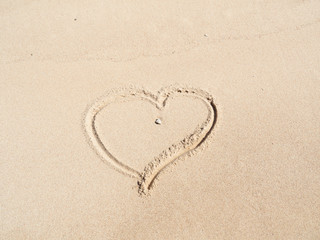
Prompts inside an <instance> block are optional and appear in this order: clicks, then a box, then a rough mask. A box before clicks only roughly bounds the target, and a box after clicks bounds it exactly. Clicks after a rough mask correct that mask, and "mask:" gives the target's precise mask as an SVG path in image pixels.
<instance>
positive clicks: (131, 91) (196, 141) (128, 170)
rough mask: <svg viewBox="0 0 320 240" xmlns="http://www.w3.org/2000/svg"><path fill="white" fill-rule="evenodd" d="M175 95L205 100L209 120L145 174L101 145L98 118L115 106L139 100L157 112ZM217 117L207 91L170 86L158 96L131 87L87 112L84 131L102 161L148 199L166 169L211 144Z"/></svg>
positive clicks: (158, 158) (150, 165)
mask: <svg viewBox="0 0 320 240" xmlns="http://www.w3.org/2000/svg"><path fill="white" fill-rule="evenodd" d="M173 95H180V96H187V97H193V98H197V99H200V100H202V101H203V103H205V105H206V107H207V110H208V115H207V118H206V120H205V121H204V122H202V124H200V125H198V126H197V127H196V129H195V130H194V131H193V132H192V133H191V134H189V135H188V136H186V137H185V138H184V139H182V140H180V141H179V142H178V143H173V144H172V145H171V146H170V147H169V148H167V149H165V150H163V151H162V152H161V153H160V154H159V155H158V156H156V157H154V159H153V160H152V161H150V162H149V163H148V164H147V165H146V166H145V168H144V170H143V171H142V172H139V171H138V170H135V169H134V168H132V167H130V166H128V165H126V164H124V163H123V162H121V161H119V160H118V159H117V158H116V157H115V156H113V155H112V153H111V152H110V151H109V150H108V149H107V147H106V146H105V145H104V144H103V142H102V141H101V139H100V137H99V134H98V132H97V130H96V127H95V120H96V116H97V114H98V113H99V112H100V111H101V110H102V109H104V108H105V107H107V106H108V105H110V104H112V103H114V102H127V101H131V100H133V99H137V98H138V99H140V100H145V101H149V102H150V103H151V104H152V105H154V106H155V107H156V108H157V109H159V110H163V109H164V108H165V106H166V102H167V100H168V99H169V98H170V97H171V96H173ZM217 116H218V115H217V108H216V105H215V103H214V101H213V97H212V96H211V95H210V94H209V93H208V92H206V91H203V90H200V89H195V88H186V87H177V86H168V87H164V88H161V89H160V90H159V91H158V92H157V94H155V95H154V94H152V93H151V92H149V91H147V90H145V89H143V88H136V87H130V88H122V89H118V90H112V91H110V92H109V93H108V94H106V95H104V96H103V97H101V98H100V99H98V100H96V101H95V102H94V103H93V104H92V105H91V106H90V107H89V108H88V110H87V112H86V115H85V118H84V128H85V132H86V134H87V136H88V138H89V142H90V145H91V146H92V148H93V149H94V150H95V151H96V153H97V154H98V155H99V156H100V157H101V159H102V160H103V161H104V162H105V163H107V164H108V165H111V166H112V167H113V168H114V169H115V170H117V171H118V172H121V173H122V174H125V175H127V176H130V177H133V178H136V179H138V187H139V190H138V192H139V193H140V194H141V195H147V194H148V193H149V190H150V189H151V187H152V185H153V183H154V180H155V179H156V178H157V176H158V175H159V173H160V172H162V170H163V169H165V168H166V167H167V166H168V165H170V164H171V163H173V162H175V161H176V160H177V159H182V158H184V157H185V156H191V155H193V154H195V153H196V152H197V150H198V149H199V148H200V146H203V145H204V143H205V142H207V140H208V138H209V136H210V135H211V133H212V131H213V128H214V126H215V124H216V122H217Z"/></svg>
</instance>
